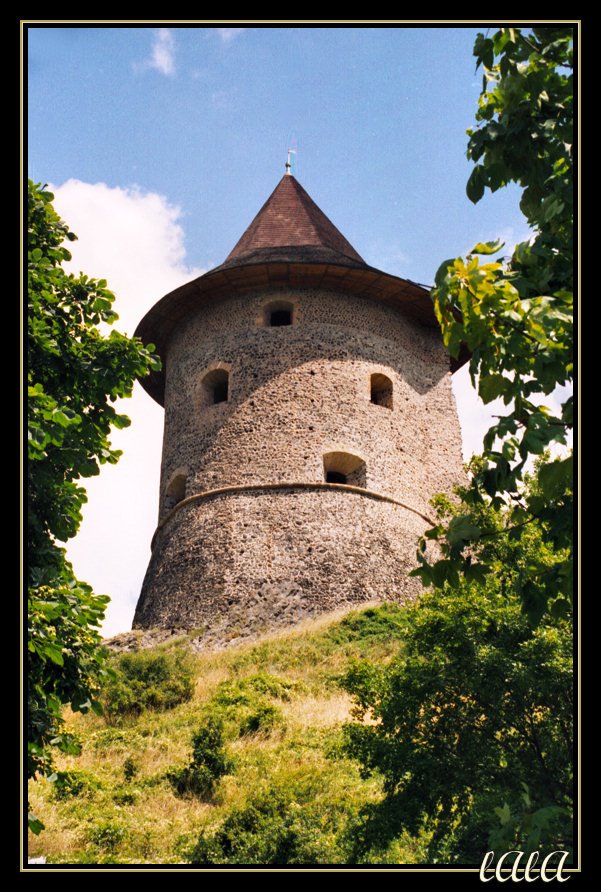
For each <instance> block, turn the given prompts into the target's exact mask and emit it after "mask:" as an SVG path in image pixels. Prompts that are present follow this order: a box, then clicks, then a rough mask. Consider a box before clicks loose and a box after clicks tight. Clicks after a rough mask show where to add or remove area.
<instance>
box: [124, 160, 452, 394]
mask: <svg viewBox="0 0 601 892" xmlns="http://www.w3.org/2000/svg"><path fill="white" fill-rule="evenodd" d="M282 288H322V289H324V290H328V289H332V290H336V291H343V292H345V293H348V294H354V295H356V296H358V297H361V298H363V299H365V300H375V301H378V302H379V303H384V304H388V305H390V306H393V307H396V308H397V309H399V310H401V312H403V313H404V314H405V315H406V316H407V317H408V318H409V319H412V320H413V321H414V322H415V323H417V324H418V325H423V326H425V327H427V328H435V329H437V330H438V328H439V326H438V322H437V320H436V316H435V315H434V309H433V306H432V301H431V300H430V295H429V289H428V288H426V287H425V286H423V285H419V284H418V283H417V282H412V281H411V280H410V279H401V278H399V277H398V276H391V275H390V274H389V273H385V272H382V270H379V269H376V268H375V267H372V266H368V264H367V263H365V261H364V260H363V258H362V257H361V256H360V255H359V254H358V253H357V251H355V249H354V248H353V246H352V245H351V244H350V243H349V242H348V241H347V240H346V239H345V237H344V236H343V235H342V233H341V232H340V231H339V230H338V229H337V228H336V227H335V226H334V224H333V223H332V222H331V220H329V219H328V218H327V217H326V215H325V214H324V213H323V211H322V210H320V208H318V207H317V205H316V204H315V202H314V201H313V199H312V198H311V197H310V196H309V195H308V194H307V192H305V190H304V189H303V187H302V186H301V185H300V183H299V182H298V181H297V180H296V179H295V178H294V177H293V176H292V175H291V174H285V175H284V176H283V177H282V179H281V180H280V182H279V183H278V185H277V186H276V188H275V189H274V191H273V192H272V193H271V195H270V196H269V198H268V199H267V201H266V202H265V204H264V205H263V207H262V208H261V210H260V211H259V213H258V214H257V215H256V217H255V218H254V220H253V221H252V223H251V224H250V226H249V227H248V229H247V230H246V231H245V232H244V234H243V235H242V237H241V238H240V239H239V240H238V242H237V243H236V245H235V246H234V248H233V250H232V251H231V252H230V253H229V254H228V256H227V258H226V259H225V261H224V262H223V263H222V264H221V265H220V266H217V267H215V268H214V269H212V270H209V272H207V273H204V275H202V276H199V277H198V278H197V279H193V280H192V281H191V282H187V283H186V284H185V285H181V286H180V287H179V288H176V289H175V290H174V291H171V292H169V294H166V295H165V297H163V298H161V300H159V301H158V302H157V303H156V304H155V305H154V306H153V307H152V309H150V310H149V311H148V312H147V313H146V315H145V316H144V318H143V319H142V320H141V321H140V323H139V325H138V327H137V329H136V331H135V335H136V337H139V338H140V339H141V340H142V342H143V343H145V344H148V343H153V344H155V346H156V349H157V353H158V355H159V356H160V357H162V358H163V359H165V357H166V355H167V350H168V344H169V339H170V338H171V335H172V334H173V332H174V331H175V330H176V328H177V327H178V326H179V325H180V324H182V323H183V322H184V321H185V319H186V317H187V316H188V315H189V314H190V313H193V312H195V311H196V310H197V309H198V308H199V307H201V306H203V305H205V304H207V303H212V302H214V301H219V300H221V299H224V298H225V299H227V298H229V297H232V295H234V294H244V293H248V292H252V291H256V290H265V289H276V290H277V289H282ZM468 356H469V354H468V353H467V350H464V351H463V352H462V355H461V356H460V358H459V359H458V360H451V369H452V370H453V371H454V370H455V369H456V368H459V366H461V365H463V363H464V362H466V361H467V359H468ZM140 383H141V384H142V387H143V388H144V389H145V390H146V391H148V393H149V394H150V395H151V396H152V397H153V398H154V399H155V400H156V401H157V402H158V403H160V405H163V403H164V393H165V365H163V369H162V370H161V371H160V372H151V373H150V375H148V376H146V377H145V378H142V380H141V382H140Z"/></svg>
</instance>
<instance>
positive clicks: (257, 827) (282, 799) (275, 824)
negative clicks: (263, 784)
mask: <svg viewBox="0 0 601 892" xmlns="http://www.w3.org/2000/svg"><path fill="white" fill-rule="evenodd" d="M344 819H345V818H344V816H343V815H342V813H337V812H331V813H325V814H324V812H323V810H320V809H319V808H318V807H316V806H315V805H312V804H311V802H302V801H301V802H299V801H298V800H297V799H295V798H294V797H293V795H292V794H291V792H290V791H280V790H269V791H267V792H266V793H264V794H263V795H261V796H259V797H258V798H257V799H256V800H255V801H254V802H253V803H252V804H249V805H246V806H244V807H242V808H239V809H235V810H234V811H232V812H231V813H230V814H229V816H228V817H227V818H226V819H225V821H224V822H223V823H222V825H221V827H220V828H219V829H217V830H216V831H213V832H207V831H204V832H203V833H201V834H200V837H199V839H198V842H197V844H196V846H195V848H194V849H193V851H192V852H191V854H190V856H189V857H190V861H191V863H192V864H263V865H267V864H340V863H345V862H346V853H345V851H344V848H343V847H342V844H341V842H340V840H341V838H342V834H341V833H340V826H341V823H342V822H343V821H344Z"/></svg>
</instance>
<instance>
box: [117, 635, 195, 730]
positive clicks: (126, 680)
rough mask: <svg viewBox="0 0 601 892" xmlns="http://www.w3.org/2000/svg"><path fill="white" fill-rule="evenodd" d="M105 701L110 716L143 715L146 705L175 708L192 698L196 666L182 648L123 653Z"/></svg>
mask: <svg viewBox="0 0 601 892" xmlns="http://www.w3.org/2000/svg"><path fill="white" fill-rule="evenodd" d="M113 669H114V678H113V679H112V680H111V681H110V682H108V683H107V685H106V686H105V688H104V691H103V695H102V705H103V707H104V714H105V716H106V718H107V720H108V721H109V722H110V721H115V720H118V719H119V718H121V717H123V716H136V715H140V714H141V713H142V712H143V711H144V710H145V709H157V710H164V709H173V707H174V706H177V705H178V704H180V703H185V702H186V701H188V700H190V699H191V698H192V694H193V693H194V681H193V675H192V668H191V666H190V665H189V659H188V657H187V655H186V654H185V653H183V652H182V651H180V650H176V651H165V652H159V653H157V652H152V651H139V652H138V653H128V654H122V655H121V656H119V657H118V658H117V660H116V661H115V663H114V664H113Z"/></svg>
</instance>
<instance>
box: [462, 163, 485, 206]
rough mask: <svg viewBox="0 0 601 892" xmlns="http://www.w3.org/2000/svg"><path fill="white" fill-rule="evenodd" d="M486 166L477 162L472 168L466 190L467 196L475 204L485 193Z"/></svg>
mask: <svg viewBox="0 0 601 892" xmlns="http://www.w3.org/2000/svg"><path fill="white" fill-rule="evenodd" d="M483 174H484V168H483V167H482V166H481V165H480V164H477V165H476V167H474V169H473V170H472V172H471V174H470V178H469V180H468V181H467V186H466V187H465V191H466V193H467V197H468V198H469V200H470V201H471V202H472V203H473V204H477V203H478V202H479V201H480V199H481V198H482V196H483V195H484V177H483Z"/></svg>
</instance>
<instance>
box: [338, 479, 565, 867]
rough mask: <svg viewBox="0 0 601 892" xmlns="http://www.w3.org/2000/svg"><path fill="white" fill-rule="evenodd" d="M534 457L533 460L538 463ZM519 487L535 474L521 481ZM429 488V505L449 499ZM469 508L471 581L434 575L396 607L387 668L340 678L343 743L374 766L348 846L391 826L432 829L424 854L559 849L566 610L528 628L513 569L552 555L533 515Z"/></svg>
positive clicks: (391, 834) (384, 838) (369, 845)
mask: <svg viewBox="0 0 601 892" xmlns="http://www.w3.org/2000/svg"><path fill="white" fill-rule="evenodd" d="M542 467H544V464H543V466H542ZM527 483H528V491H527V494H528V496H530V495H531V494H534V493H535V492H537V491H538V490H539V482H538V480H533V481H527ZM456 510H457V509H456V507H454V506H452V504H451V503H450V502H449V501H446V502H445V500H443V499H442V498H441V499H440V500H439V511H441V513H443V514H446V515H448V514H449V512H450V513H452V512H454V511H456ZM477 520H478V522H479V523H480V524H482V525H486V526H487V527H488V528H489V529H491V528H495V529H496V531H497V535H495V536H491V537H489V539H488V540H486V541H485V542H484V541H483V542H481V544H480V546H479V547H480V548H481V549H482V551H483V552H485V553H483V554H481V556H480V557H481V559H482V562H483V563H486V565H487V566H488V568H489V572H488V574H487V575H486V578H485V580H484V581H482V582H477V581H472V582H466V581H465V580H464V579H461V580H460V581H459V582H458V584H457V585H456V586H454V587H451V586H450V585H449V584H448V583H445V584H443V585H442V586H441V587H439V588H435V589H434V591H432V592H429V593H427V594H425V595H424V596H423V598H422V599H421V601H420V602H419V603H418V604H417V605H416V606H413V607H411V608H410V609H408V610H407V611H406V614H405V624H406V626H405V628H406V636H405V641H404V646H403V649H402V650H401V652H400V654H399V655H398V656H397V657H396V658H395V660H394V661H393V662H392V663H391V664H390V665H389V666H386V667H375V666H373V665H371V664H368V663H357V664H356V665H355V666H353V667H352V669H351V670H350V671H349V673H348V675H347V676H346V679H345V681H344V685H345V687H346V689H347V690H348V691H349V692H350V693H351V694H353V695H354V696H355V698H356V700H357V709H356V715H357V717H361V718H363V717H364V716H365V715H366V714H367V715H368V716H369V717H370V719H371V721H370V722H369V723H363V722H362V723H354V724H350V725H347V726H346V751H347V752H348V754H349V755H351V756H353V757H355V758H357V759H358V760H359V761H360V762H361V764H362V766H363V770H364V772H365V773H366V774H370V773H373V772H376V773H379V774H380V775H381V776H382V777H383V789H384V798H383V800H382V802H380V803H378V804H376V805H373V806H370V807H368V808H367V809H366V811H365V813H364V820H363V823H362V825H359V827H358V829H357V831H356V838H355V847H356V851H355V858H359V859H361V858H364V857H365V855H366V854H368V853H369V852H370V851H372V850H376V851H377V850H384V851H385V850H386V847H387V846H388V844H389V843H390V842H391V840H392V839H394V838H396V837H398V836H400V834H401V833H402V832H403V831H406V832H409V833H411V834H418V833H422V834H424V833H425V834H427V835H429V836H430V843H429V853H428V854H429V858H430V859H432V860H435V861H444V862H448V863H453V862H455V863H469V864H476V865H478V864H480V863H481V861H482V858H483V856H484V853H485V852H486V851H488V850H490V849H493V850H496V851H497V852H499V851H501V852H506V851H509V850H512V849H518V850H528V851H532V850H536V849H542V850H545V851H547V852H550V851H555V850H558V849H563V850H571V844H572V843H571V840H572V773H573V767H572V766H573V762H572V714H573V696H572V682H573V679H572V634H571V633H572V629H571V618H570V617H569V616H568V617H566V618H560V617H554V616H552V615H551V614H550V613H548V612H547V613H545V614H544V616H543V617H542V618H541V621H540V622H539V623H538V624H537V625H536V626H534V627H533V626H532V625H531V624H530V623H529V622H528V618H527V617H526V616H525V614H524V613H523V611H522V609H521V603H520V599H519V598H518V597H517V596H516V594H515V580H516V578H518V577H519V575H520V573H521V572H522V570H523V568H524V567H527V566H529V565H530V564H531V562H533V561H535V562H536V563H537V564H538V565H539V566H540V567H541V568H544V569H545V570H547V571H550V570H552V569H553V568H555V567H557V566H559V565H561V564H562V562H563V561H564V559H565V551H561V550H560V551H557V550H554V549H553V548H552V547H551V546H550V545H549V544H548V543H547V542H546V541H545V537H544V536H543V535H542V533H541V531H540V528H539V527H538V526H537V525H528V526H527V527H525V528H524V529H523V530H522V531H521V535H520V536H519V537H512V536H511V535H510V534H509V533H507V532H503V530H504V527H505V524H506V521H505V517H504V516H503V512H498V511H496V510H495V509H493V508H491V507H490V505H488V506H481V507H480V509H479V514H478V516H477Z"/></svg>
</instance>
